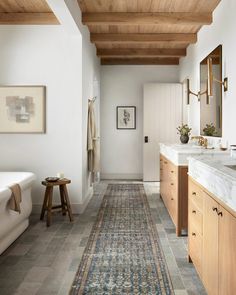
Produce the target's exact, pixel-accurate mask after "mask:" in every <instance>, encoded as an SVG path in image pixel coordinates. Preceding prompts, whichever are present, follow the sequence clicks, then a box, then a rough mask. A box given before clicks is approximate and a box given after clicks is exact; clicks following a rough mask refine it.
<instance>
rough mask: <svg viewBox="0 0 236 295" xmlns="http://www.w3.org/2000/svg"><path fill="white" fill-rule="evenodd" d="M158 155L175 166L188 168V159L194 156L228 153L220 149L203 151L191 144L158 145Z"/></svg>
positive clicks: (201, 148) (203, 149)
mask: <svg viewBox="0 0 236 295" xmlns="http://www.w3.org/2000/svg"><path fill="white" fill-rule="evenodd" d="M160 153H161V154H162V155H164V156H165V157H166V158H167V159H168V160H170V161H171V162H173V163H174V164H175V165H177V166H188V158H189V157H190V156H195V155H208V154H209V155H212V154H214V155H217V154H220V155H221V154H227V155H229V152H228V151H221V150H220V149H205V148H203V147H201V146H197V145H193V144H178V143H174V144H167V143H160Z"/></svg>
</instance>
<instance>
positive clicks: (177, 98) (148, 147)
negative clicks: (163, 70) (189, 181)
mask: <svg viewBox="0 0 236 295" xmlns="http://www.w3.org/2000/svg"><path fill="white" fill-rule="evenodd" d="M143 106H144V120H143V122H144V123H143V124H144V125H143V132H144V133H143V136H144V138H143V144H144V148H143V180H144V181H160V172H159V170H160V167H159V151H160V150H159V143H160V142H167V143H175V142H177V141H178V140H179V136H178V135H177V132H176V127H177V126H178V125H180V124H181V123H182V85H181V84H180V83H172V84H169V83H165V84H156V83H155V84H154V83H151V84H145V85H144V98H143ZM145 136H148V142H145Z"/></svg>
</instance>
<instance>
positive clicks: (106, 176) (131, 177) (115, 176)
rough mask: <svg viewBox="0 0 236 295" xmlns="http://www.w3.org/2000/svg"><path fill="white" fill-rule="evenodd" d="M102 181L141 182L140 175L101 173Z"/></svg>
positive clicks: (141, 177) (141, 176)
mask: <svg viewBox="0 0 236 295" xmlns="http://www.w3.org/2000/svg"><path fill="white" fill-rule="evenodd" d="M101 179H102V180H108V179H113V180H127V179H128V180H142V179H143V175H142V174H138V173H137V174H130V173H101Z"/></svg>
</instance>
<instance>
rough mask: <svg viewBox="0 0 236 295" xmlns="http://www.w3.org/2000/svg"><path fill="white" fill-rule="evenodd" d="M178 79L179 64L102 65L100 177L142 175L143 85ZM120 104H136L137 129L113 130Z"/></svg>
mask: <svg viewBox="0 0 236 295" xmlns="http://www.w3.org/2000/svg"><path fill="white" fill-rule="evenodd" d="M178 81H179V71H178V66H102V67H101V173H102V178H121V179H122V178H123V179H125V178H131V179H135V178H136V179H137V178H138V179H140V178H142V173H143V171H142V170H143V167H142V157H143V155H142V150H143V85H144V84H145V83H151V82H178ZM119 105H120V106H122V105H126V106H127V105H130V106H136V108H137V128H136V130H117V129H116V107H117V106H119Z"/></svg>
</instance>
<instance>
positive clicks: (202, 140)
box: [191, 136, 208, 149]
mask: <svg viewBox="0 0 236 295" xmlns="http://www.w3.org/2000/svg"><path fill="white" fill-rule="evenodd" d="M191 139H198V144H199V145H200V146H203V147H204V148H205V149H207V145H208V140H207V138H204V137H203V136H192V137H191Z"/></svg>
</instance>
